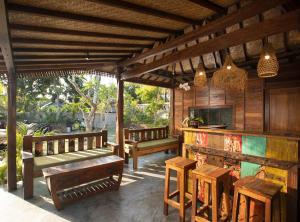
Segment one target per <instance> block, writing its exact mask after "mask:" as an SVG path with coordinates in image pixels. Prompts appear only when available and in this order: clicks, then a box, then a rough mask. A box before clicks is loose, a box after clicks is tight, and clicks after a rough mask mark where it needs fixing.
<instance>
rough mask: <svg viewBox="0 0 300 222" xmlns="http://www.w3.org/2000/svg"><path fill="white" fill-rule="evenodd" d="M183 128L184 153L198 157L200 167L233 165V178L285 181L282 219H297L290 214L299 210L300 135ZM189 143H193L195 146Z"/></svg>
mask: <svg viewBox="0 0 300 222" xmlns="http://www.w3.org/2000/svg"><path fill="white" fill-rule="evenodd" d="M181 130H182V132H183V136H184V146H183V154H184V155H186V156H187V157H188V158H190V159H195V160H197V161H198V164H197V165H198V167H199V166H201V165H202V164H204V163H208V164H212V165H216V166H219V167H224V168H230V169H231V170H232V171H231V177H232V181H236V180H238V179H240V178H243V177H245V176H257V177H259V178H263V179H265V180H267V181H270V182H273V183H276V184H279V185H281V186H282V190H281V193H282V201H281V203H282V207H281V208H282V214H281V215H282V218H281V219H282V220H281V221H293V219H292V218H290V217H289V216H290V215H293V214H294V215H295V214H296V212H297V204H295V203H298V199H299V197H298V195H299V194H298V189H299V185H298V184H299V183H298V181H299V174H298V166H299V159H300V158H299V154H300V152H299V147H300V145H299V143H300V137H299V136H297V135H291V134H286V135H282V134H276V133H264V132H248V131H239V130H226V129H197V128H182V129H181ZM186 147H193V149H187V148H186ZM197 147H198V149H197ZM209 149H212V151H211V152H207V151H210V150H209ZM222 155H223V156H222ZM241 156H252V157H253V156H254V157H257V159H260V160H261V159H262V160H263V159H266V160H274V161H275V162H276V161H278V162H280V161H287V162H291V163H294V165H293V166H294V167H291V168H290V169H284V168H280V167H271V166H270V165H267V164H266V165H265V164H261V165H260V164H257V161H255V163H254V162H251V161H249V160H248V161H243V160H242V159H241ZM235 157H237V158H235ZM297 163H298V166H297Z"/></svg>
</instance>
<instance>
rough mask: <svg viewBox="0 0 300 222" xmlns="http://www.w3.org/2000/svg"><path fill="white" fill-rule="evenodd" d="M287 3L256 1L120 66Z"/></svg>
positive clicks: (275, 0) (159, 52) (269, 0)
mask: <svg viewBox="0 0 300 222" xmlns="http://www.w3.org/2000/svg"><path fill="white" fill-rule="evenodd" d="M286 1H287V0H266V1H261V0H256V1H254V2H253V3H251V4H249V5H248V6H246V7H244V8H241V9H240V10H238V11H236V12H233V13H231V14H228V15H226V16H223V17H222V18H219V19H217V20H215V21H213V22H211V23H209V24H207V25H205V26H200V27H199V28H197V29H196V30H195V31H192V32H189V33H187V34H184V35H182V36H180V37H177V38H175V39H174V40H172V41H169V42H167V43H165V44H163V45H161V46H158V47H156V48H153V49H151V50H148V51H147V52H144V53H142V54H140V55H138V56H136V57H133V58H131V59H128V60H126V61H123V62H121V63H120V65H122V66H128V65H130V64H133V63H136V62H138V61H140V60H143V59H146V58H149V57H152V56H155V55H158V54H161V53H164V52H167V51H169V50H172V49H174V48H176V47H178V46H179V45H183V44H185V43H188V42H190V41H193V40H196V39H197V38H200V37H203V36H206V35H209V34H212V33H215V32H217V31H219V30H222V29H224V28H226V27H228V26H230V25H234V24H236V23H238V22H240V21H242V20H245V19H247V18H250V17H252V16H255V15H257V14H258V13H261V12H264V11H266V10H268V9H270V8H274V7H276V6H277V5H279V4H282V3H284V2H286Z"/></svg>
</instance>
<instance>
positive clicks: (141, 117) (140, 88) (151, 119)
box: [124, 83, 169, 127]
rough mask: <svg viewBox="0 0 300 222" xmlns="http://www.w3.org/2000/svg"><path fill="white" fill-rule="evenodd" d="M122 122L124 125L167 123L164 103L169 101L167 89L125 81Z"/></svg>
mask: <svg viewBox="0 0 300 222" xmlns="http://www.w3.org/2000/svg"><path fill="white" fill-rule="evenodd" d="M124 93H125V94H124V100H125V101H124V103H125V104H124V106H125V107H124V123H125V126H126V127H131V126H134V127H135V126H136V125H139V126H140V125H141V124H145V125H147V126H149V127H152V126H162V125H166V124H168V121H169V120H168V118H166V117H163V116H162V115H161V114H162V113H164V114H166V113H168V110H165V108H166V107H165V104H166V103H167V102H169V100H168V96H167V95H168V91H167V89H164V88H160V87H154V86H145V85H140V84H134V83H126V84H125V90H124Z"/></svg>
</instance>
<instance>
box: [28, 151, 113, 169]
mask: <svg viewBox="0 0 300 222" xmlns="http://www.w3.org/2000/svg"><path fill="white" fill-rule="evenodd" d="M113 154H114V153H113V151H112V149H110V148H106V147H105V148H97V149H91V150H83V151H76V152H69V153H62V154H56V155H49V156H39V157H35V158H34V171H39V170H42V169H44V168H48V167H53V166H59V165H63V164H67V163H73V162H78V161H83V160H90V159H94V158H97V157H104V156H110V155H113Z"/></svg>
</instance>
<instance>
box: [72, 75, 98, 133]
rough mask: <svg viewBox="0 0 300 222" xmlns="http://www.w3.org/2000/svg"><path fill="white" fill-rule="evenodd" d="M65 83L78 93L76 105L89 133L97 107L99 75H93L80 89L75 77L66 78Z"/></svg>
mask: <svg viewBox="0 0 300 222" xmlns="http://www.w3.org/2000/svg"><path fill="white" fill-rule="evenodd" d="M82 78H83V77H82ZM77 79H78V78H77ZM67 81H68V83H70V85H71V86H72V87H73V88H74V89H75V91H76V92H77V93H78V96H79V97H78V98H79V101H78V102H77V105H78V108H79V109H80V111H81V112H82V116H83V119H84V122H85V128H86V131H88V132H90V131H92V130H93V126H94V120H95V113H96V111H97V108H98V105H99V95H98V93H99V89H100V81H101V77H100V76H99V75H94V76H93V77H92V79H91V80H89V81H86V82H85V84H84V85H83V87H82V88H80V87H79V85H78V83H77V82H76V77H75V76H73V77H70V78H67Z"/></svg>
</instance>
